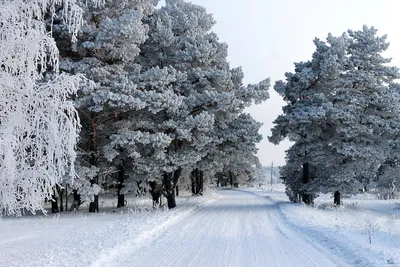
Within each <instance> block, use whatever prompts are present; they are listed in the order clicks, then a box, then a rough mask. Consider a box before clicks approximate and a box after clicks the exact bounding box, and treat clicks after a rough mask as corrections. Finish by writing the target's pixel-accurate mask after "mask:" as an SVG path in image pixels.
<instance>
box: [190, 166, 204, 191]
mask: <svg viewBox="0 0 400 267" xmlns="http://www.w3.org/2000/svg"><path fill="white" fill-rule="evenodd" d="M202 194H203V171H200V170H199V169H195V170H193V171H192V195H194V196H198V195H202Z"/></svg>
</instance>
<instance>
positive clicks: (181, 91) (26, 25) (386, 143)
mask: <svg viewBox="0 0 400 267" xmlns="http://www.w3.org/2000/svg"><path fill="white" fill-rule="evenodd" d="M215 23H216V22H215V20H214V19H213V16H212V15H211V14H209V13H207V11H206V9H205V8H204V7H201V6H199V5H195V4H192V3H190V2H186V1H184V0H167V1H166V2H165V5H162V6H160V5H159V3H158V1H157V0H120V1H112V0H109V1H101V0H92V1H83V0H38V1H25V0H14V1H10V0H6V1H1V2H0V65H1V69H0V111H1V112H0V213H1V214H5V215H16V216H20V215H21V214H24V213H25V212H31V213H35V212H37V211H44V205H45V203H47V202H51V206H52V208H51V211H52V212H60V211H67V210H68V209H69V208H70V209H73V208H74V207H79V206H80V205H81V203H83V202H86V203H89V212H99V210H100V208H101V207H100V205H99V198H101V195H102V194H103V193H105V192H115V197H116V198H117V207H123V206H125V205H126V204H127V201H126V196H127V195H131V196H143V195H149V197H151V198H152V201H153V205H154V207H157V206H160V205H161V203H160V198H161V197H165V198H166V200H167V207H168V208H169V209H171V208H174V207H175V206H176V201H175V197H176V195H177V194H179V189H185V190H190V191H191V193H192V194H193V195H201V194H202V193H203V191H204V190H207V188H208V187H215V186H221V185H230V186H233V185H234V184H243V183H247V184H252V183H254V184H257V183H258V181H259V180H258V177H260V175H262V172H263V168H262V166H261V164H260V161H259V159H258V158H257V146H256V145H257V143H259V142H260V141H261V139H262V136H261V134H259V129H260V127H261V123H259V122H257V121H256V120H254V119H253V118H252V116H251V115H250V114H248V113H246V112H245V109H246V108H247V107H249V106H251V105H253V104H260V103H262V102H264V101H266V100H267V99H268V98H269V92H268V90H269V87H270V80H269V78H265V79H264V80H262V81H259V82H258V83H256V84H248V85H244V84H243V78H244V73H243V71H242V69H241V68H240V67H238V68H231V67H230V64H229V62H228V60H227V56H228V46H227V44H225V43H223V42H221V41H220V40H219V39H218V36H217V35H216V34H215V33H213V32H212V27H213V26H214V25H215ZM314 44H315V52H314V53H313V54H312V57H311V59H310V60H308V61H304V62H297V63H295V64H294V67H295V68H294V72H288V73H286V74H285V77H286V79H285V80H284V81H277V82H275V85H274V89H275V91H276V92H278V93H279V94H280V95H281V96H282V98H283V99H284V101H285V102H286V105H285V106H284V107H283V114H282V115H280V116H278V117H277V118H276V120H275V121H274V124H275V126H274V128H273V129H272V134H271V136H269V137H268V139H269V141H270V142H272V143H274V144H279V143H280V142H281V141H282V140H284V139H289V140H290V141H291V142H292V146H291V147H290V149H289V150H288V151H287V152H286V165H285V166H283V167H282V168H281V169H280V176H281V177H280V178H281V179H282V181H283V183H284V184H285V186H286V193H287V195H288V196H289V199H290V200H291V201H293V202H300V201H301V202H304V203H307V204H312V203H313V200H314V199H315V197H316V196H317V195H318V194H320V193H332V194H334V196H335V198H334V203H335V204H336V205H340V200H341V196H350V195H352V194H356V193H358V192H361V191H366V190H372V189H373V190H378V191H379V192H380V193H382V195H383V196H384V197H385V198H395V197H396V194H397V193H398V185H399V182H400V179H399V178H398V176H397V173H398V170H399V167H400V163H399V162H398V156H397V154H398V146H399V134H398V133H399V130H400V129H399V128H400V105H399V103H400V94H399V92H400V91H399V90H400V85H398V84H397V83H396V81H397V79H398V78H399V77H400V74H399V70H398V68H397V67H394V66H389V65H388V64H389V63H390V59H388V58H385V57H384V56H383V55H382V53H383V52H384V51H385V50H386V49H387V48H388V47H389V43H388V42H387V41H386V36H385V35H383V36H379V35H378V32H377V30H376V29H375V28H373V27H368V26H364V27H363V29H361V30H358V31H353V30H348V31H347V32H344V33H343V34H342V35H340V36H337V37H335V36H332V35H331V34H329V35H328V37H327V38H326V40H325V41H323V40H320V39H315V40H314ZM68 196H72V197H73V200H72V201H71V203H70V205H68V203H65V202H64V200H68Z"/></svg>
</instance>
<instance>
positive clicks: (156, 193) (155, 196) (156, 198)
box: [149, 181, 161, 208]
mask: <svg viewBox="0 0 400 267" xmlns="http://www.w3.org/2000/svg"><path fill="white" fill-rule="evenodd" d="M149 186H150V190H149V192H150V194H151V198H152V200H153V208H157V207H158V206H160V205H161V202H160V200H161V190H160V188H159V186H158V185H157V183H156V182H155V181H150V182H149Z"/></svg>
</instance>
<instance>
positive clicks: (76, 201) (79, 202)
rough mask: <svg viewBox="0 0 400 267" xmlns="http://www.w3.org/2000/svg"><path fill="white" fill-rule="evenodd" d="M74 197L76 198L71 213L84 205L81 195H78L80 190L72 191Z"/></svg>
mask: <svg viewBox="0 0 400 267" xmlns="http://www.w3.org/2000/svg"><path fill="white" fill-rule="evenodd" d="M72 197H73V198H74V200H73V201H72V204H71V209H70V211H74V210H77V209H79V206H80V205H81V204H82V201H81V195H80V194H79V193H78V189H73V190H72Z"/></svg>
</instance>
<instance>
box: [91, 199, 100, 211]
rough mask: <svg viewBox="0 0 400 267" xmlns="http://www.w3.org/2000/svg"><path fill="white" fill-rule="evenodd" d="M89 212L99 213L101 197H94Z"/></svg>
mask: <svg viewBox="0 0 400 267" xmlns="http://www.w3.org/2000/svg"><path fill="white" fill-rule="evenodd" d="M89 212H99V195H94V199H93V202H90V203H89Z"/></svg>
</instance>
